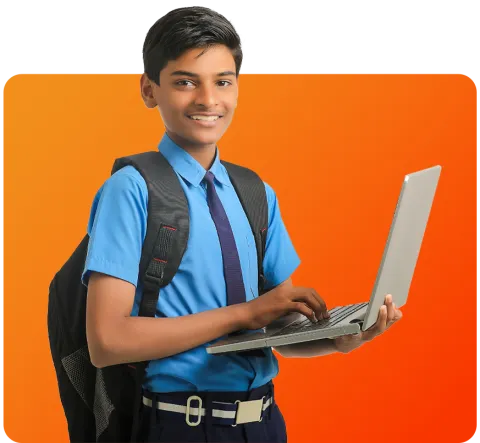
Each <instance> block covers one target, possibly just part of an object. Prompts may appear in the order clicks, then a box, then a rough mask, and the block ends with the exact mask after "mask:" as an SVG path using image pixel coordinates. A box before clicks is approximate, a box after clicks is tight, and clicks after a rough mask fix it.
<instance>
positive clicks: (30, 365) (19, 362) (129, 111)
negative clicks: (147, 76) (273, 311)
mask: <svg viewBox="0 0 480 443" xmlns="http://www.w3.org/2000/svg"><path fill="white" fill-rule="evenodd" d="M4 100H5V102H4V118H5V140H4V142H5V143H4V147H5V149H4V162H5V171H4V172H5V182H4V185H5V195H4V198H5V236H4V238H5V251H4V256H5V269H4V275H5V287H4V294H5V299H4V303H5V304H4V312H5V318H4V321H5V323H4V328H5V329H4V333H5V342H4V357H5V358H4V362H5V363H4V371H5V372H4V374H5V382H4V401H5V412H4V414H5V416H4V418H5V431H6V433H7V435H8V436H9V437H10V438H11V439H12V440H14V441H19V442H31V441H36V442H39V441H45V442H47V441H59V442H62V441H64V442H66V441H68V434H67V428H66V422H65V419H64V415H63V410H62V406H61V403H60V398H59V395H58V389H57V385H56V377H55V373H54V368H53V363H52V362H51V356H50V350H49V345H48V335H47V330H46V315H47V313H46V309H47V301H48V286H49V283H50V280H51V279H52V278H53V276H54V274H55V272H56V271H57V270H58V269H59V268H60V267H61V266H62V264H63V263H64V262H65V261H66V259H67V258H68V257H69V255H70V254H71V253H72V252H73V250H74V248H75V247H76V246H77V245H78V243H79V241H80V240H81V238H82V237H83V236H84V234H85V232H86V228H87V223H88V217H89V213H90V207H91V203H92V201H93V197H94V195H95V192H96V191H97V190H98V188H99V187H100V186H101V185H102V183H103V182H104V181H105V179H106V178H108V176H109V174H110V170H111V166H112V164H113V161H114V159H115V158H118V157H121V156H123V155H129V154H133V153H137V152H143V151H147V150H155V149H156V146H157V143H158V141H159V140H160V138H161V136H162V135H163V131H164V128H163V125H162V122H161V119H160V115H159V113H158V111H157V110H154V111H153V110H149V109H147V108H145V106H144V105H143V102H142V101H141V98H140V92H139V76H137V75H19V76H15V77H13V78H12V79H10V80H9V82H8V83H7V85H6V86H5V91H4ZM219 147H220V149H221V152H222V158H224V159H226V160H229V161H232V162H236V163H239V164H243V165H246V166H249V167H251V168H252V169H254V170H256V171H257V172H258V173H259V174H260V175H261V177H262V178H263V179H264V180H265V181H266V182H268V183H269V184H270V185H271V186H272V187H273V188H274V189H275V191H276V193H277V196H278V199H279V202H280V208H281V213H282V216H283V219H284V221H285V224H286V226H287V228H288V231H289V233H290V236H291V238H292V240H293V242H294V245H295V247H296V249H297V252H298V254H299V255H300V257H301V259H302V264H301V266H300V267H299V269H298V270H297V271H296V273H295V274H294V276H293V280H294V283H295V284H297V285H302V286H311V287H314V288H315V289H316V290H317V291H318V292H319V293H320V295H322V296H323V297H324V299H325V300H326V302H327V305H328V306H329V307H333V306H335V305H337V304H345V303H354V302H360V301H365V300H368V298H369V295H370V292H371V290H372V287H373V283H374V280H375V276H376V272H377V269H378V266H379V264H380V260H381V256H382V252H383V248H384V245H385V241H386V238H387V234H388V230H389V227H390V223H391V221H392V216H393V212H394V210H395V205H396V201H397V198H398V194H399V191H400V188H401V185H402V181H403V177H404V175H405V174H407V173H410V172H415V171H417V170H419V169H424V168H427V167H430V166H434V165H437V164H440V165H442V167H443V169H442V174H441V176H440V182H439V185H438V188H437V193H436V197H435V201H434V204H433V207H432V211H431V214H430V220H429V223H428V226H427V230H426V233H425V237H424V242H423V245H422V249H421V252H420V256H419V259H418V263H417V267H416V271H415V276H414V278H413V281H412V286H411V290H410V298H409V302H408V304H407V305H406V306H405V307H404V308H403V309H402V311H403V313H404V318H403V319H402V320H401V321H400V322H399V323H398V324H397V325H395V326H394V327H393V328H392V329H391V330H390V331H388V332H387V333H386V334H384V335H382V336H380V337H378V338H377V339H376V340H374V341H373V342H371V343H368V344H366V345H365V346H363V347H362V348H360V349H358V350H356V351H354V352H353V353H350V354H348V355H341V354H334V355H330V356H326V357H323V358H322V357H321V358H312V359H285V358H282V357H281V356H279V357H278V358H279V362H280V373H279V375H278V377H277V378H276V379H275V386H276V394H277V401H278V403H279V405H280V408H281V410H282V412H283V414H284V416H285V420H286V422H287V430H288V435H289V442H290V443H297V442H298V443H300V442H305V441H345V442H349V441H353V440H357V441H367V440H368V441H369V442H377V441H379V442H380V441H385V440H386V439H388V441H393V442H395V441H399V442H401V441H405V440H407V439H408V440H410V441H419V442H420V441H448V442H462V441H465V440H468V439H469V438H470V437H471V436H472V435H473V433H474V431H475V428H476V279H475V275H476V274H475V269H476V248H475V245H476V188H475V184H476V90H475V86H474V84H473V82H472V81H471V80H470V79H469V78H467V77H465V76H460V75H281V74H280V75H245V74H244V75H241V76H240V99H239V106H238V108H237V112H236V116H235V117H234V120H233V123H232V125H231V126H230V128H229V130H228V131H227V133H226V134H225V136H224V137H223V138H222V139H221V140H220V142H219ZM32 246H33V248H32ZM459 311H460V312H461V313H462V322H456V321H455V317H456V315H457V314H458V312H459ZM445 322H448V323H450V324H451V326H450V327H449V328H447V329H446V331H447V332H444V331H445V328H444V327H442V326H441V325H442V323H445ZM32 409H33V410H34V412H33V413H32ZM26 417H28V425H26V424H25V419H26ZM312 423H314V425H312Z"/></svg>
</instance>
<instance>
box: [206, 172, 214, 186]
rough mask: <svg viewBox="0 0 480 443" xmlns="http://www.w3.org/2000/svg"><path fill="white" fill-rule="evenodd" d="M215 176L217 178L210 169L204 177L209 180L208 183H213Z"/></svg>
mask: <svg viewBox="0 0 480 443" xmlns="http://www.w3.org/2000/svg"><path fill="white" fill-rule="evenodd" d="M214 178H215V176H214V175H213V174H212V173H211V172H210V171H207V173H206V174H205V177H204V179H205V180H206V181H207V183H211V184H213V179H214Z"/></svg>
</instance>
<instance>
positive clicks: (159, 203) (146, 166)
mask: <svg viewBox="0 0 480 443" xmlns="http://www.w3.org/2000/svg"><path fill="white" fill-rule="evenodd" d="M222 164H223V165H224V166H225V168H226V169H227V171H228V174H229V177H230V180H231V182H232V184H233V186H234V188H235V191H236V192H237V195H238V197H239V199H240V202H241V204H242V206H243V209H244V211H245V213H246V215H247V218H248V221H249V223H250V226H251V228H252V231H253V235H254V238H255V244H256V249H257V257H258V275H259V279H258V282H259V295H260V294H263V292H264V285H265V283H266V281H265V277H264V274H263V266H262V264H263V256H264V251H265V241H266V235H267V226H268V207H267V199H266V192H265V187H264V184H263V182H262V180H261V179H260V177H258V175H257V174H256V173H255V172H253V171H251V170H250V169H247V168H244V167H242V166H238V165H235V164H233V163H228V162H224V161H222ZM127 165H132V166H134V167H135V168H136V169H137V170H138V171H139V172H140V174H141V175H142V177H143V178H144V180H145V182H146V184H147V188H148V219H147V233H146V237H145V241H144V243H143V249H142V257H141V261H140V271H139V272H140V273H139V275H140V276H142V277H141V278H142V279H143V288H144V290H143V296H142V300H141V303H140V311H139V314H138V315H139V316H149V317H154V316H155V309H156V306H157V301H158V296H159V290H160V288H162V287H164V286H166V285H168V284H169V283H170V281H171V280H172V278H173V277H174V275H175V273H176V272H177V269H178V267H179V265H180V262H181V260H182V257H183V254H184V252H185V248H186V245H187V239H188V232H189V213H188V204H187V200H186V197H185V194H184V192H183V189H182V187H181V185H180V183H179V181H178V177H177V176H176V174H175V172H174V171H173V169H172V167H171V166H170V164H169V163H168V162H167V160H166V159H165V157H164V156H163V155H162V154H161V153H160V152H158V151H155V152H145V153H142V154H136V155H131V156H128V157H123V158H119V159H117V160H116V161H115V163H114V165H113V169H112V174H113V173H114V172H116V171H118V170H119V169H121V168H122V167H124V166H127ZM88 241H89V236H88V234H87V235H85V237H84V238H83V240H82V241H81V243H80V244H79V246H78V247H77V248H76V250H75V252H74V253H73V254H72V255H71V257H70V258H69V259H68V261H67V262H66V263H65V264H64V265H63V266H62V268H61V269H60V270H59V271H58V272H57V273H56V275H55V277H54V278H53V280H52V282H51V283H50V288H49V301H48V319H47V320H48V335H49V341H50V351H51V353H52V359H53V363H54V366H55V372H56V375H57V381H58V388H59V393H60V399H61V402H62V406H63V409H64V412H65V416H66V419H67V422H68V432H69V437H70V441H72V442H96V441H112V442H113V441H114V442H126V441H136V438H137V430H138V418H139V413H140V406H141V403H140V402H141V393H142V383H143V379H144V375H145V369H146V367H147V365H148V362H137V363H129V364H119V365H113V366H108V367H104V368H101V369H100V368H96V367H95V366H93V364H92V363H91V361H90V356H89V351H88V346H87V338H86V296H87V288H86V287H85V286H84V285H83V284H82V282H81V275H82V272H83V268H84V265H85V259H86V255H87V248H88ZM249 352H251V351H249ZM256 353H257V354H256V355H259V354H258V353H259V350H257V351H256ZM260 353H263V350H260Z"/></svg>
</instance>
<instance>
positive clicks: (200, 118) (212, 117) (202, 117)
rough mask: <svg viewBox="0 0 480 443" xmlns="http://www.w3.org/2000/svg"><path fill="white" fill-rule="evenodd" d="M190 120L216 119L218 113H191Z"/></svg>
mask: <svg viewBox="0 0 480 443" xmlns="http://www.w3.org/2000/svg"><path fill="white" fill-rule="evenodd" d="M190 118H191V119H192V120H205V121H207V122H213V121H215V120H218V115H191V116H190Z"/></svg>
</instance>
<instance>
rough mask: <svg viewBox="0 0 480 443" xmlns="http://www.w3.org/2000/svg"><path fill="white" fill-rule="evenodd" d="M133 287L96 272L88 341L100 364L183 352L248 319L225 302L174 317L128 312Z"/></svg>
mask: <svg viewBox="0 0 480 443" xmlns="http://www.w3.org/2000/svg"><path fill="white" fill-rule="evenodd" d="M134 296H135V286H134V285H132V284H131V283H129V282H126V281H124V280H121V279H118V278H115V277H112V276H109V275H106V274H101V273H98V272H92V274H91V276H90V280H89V284H88V295H87V319H86V325H87V342H88V349H89V352H90V359H91V361H92V363H93V364H94V365H95V366H96V367H98V368H101V367H105V366H111V365H115V364H120V363H129V362H138V361H149V360H155V359H159V358H163V357H168V356H170V355H174V354H178V353H180V352H184V351H186V350H188V349H192V348H195V347H197V346H200V345H202V344H204V343H207V342H209V341H211V340H214V339H216V338H218V337H221V336H223V335H226V334H229V333H231V332H233V331H236V330H239V329H241V328H242V327H243V325H244V323H245V309H244V308H243V307H242V304H240V305H233V306H227V307H223V308H218V309H214V310H210V311H205V312H200V313H197V314H192V315H186V316H181V317H175V318H151V317H136V316H130V313H131V309H132V305H133V299H134Z"/></svg>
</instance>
